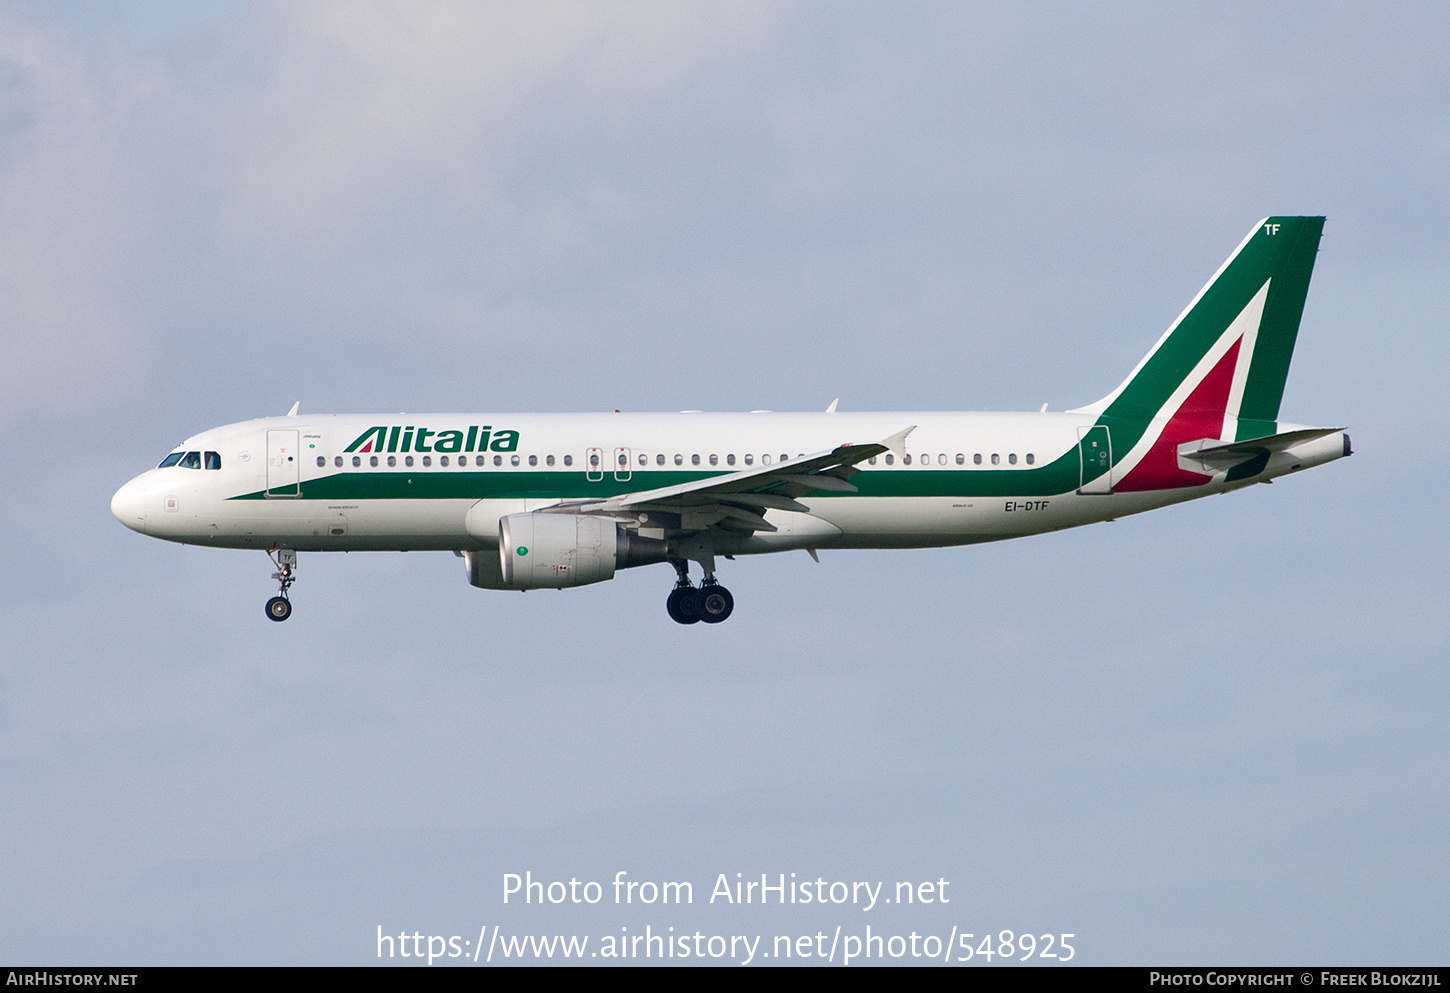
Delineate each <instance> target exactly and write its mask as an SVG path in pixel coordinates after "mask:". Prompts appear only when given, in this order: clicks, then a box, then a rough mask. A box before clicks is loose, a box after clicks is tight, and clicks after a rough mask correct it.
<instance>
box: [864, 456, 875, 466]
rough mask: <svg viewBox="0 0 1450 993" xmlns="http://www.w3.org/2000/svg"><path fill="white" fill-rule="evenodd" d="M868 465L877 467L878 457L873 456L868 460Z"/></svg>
mask: <svg viewBox="0 0 1450 993" xmlns="http://www.w3.org/2000/svg"><path fill="white" fill-rule="evenodd" d="M866 464H867V465H875V464H876V456H874V455H873V456H871V457H870V458H869V459H867V460H866Z"/></svg>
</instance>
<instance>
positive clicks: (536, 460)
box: [529, 455, 539, 465]
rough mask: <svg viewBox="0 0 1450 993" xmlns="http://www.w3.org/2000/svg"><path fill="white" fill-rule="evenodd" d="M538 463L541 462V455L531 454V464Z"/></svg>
mask: <svg viewBox="0 0 1450 993" xmlns="http://www.w3.org/2000/svg"><path fill="white" fill-rule="evenodd" d="M538 464H539V457H538V456H537V455H530V456H529V465H538Z"/></svg>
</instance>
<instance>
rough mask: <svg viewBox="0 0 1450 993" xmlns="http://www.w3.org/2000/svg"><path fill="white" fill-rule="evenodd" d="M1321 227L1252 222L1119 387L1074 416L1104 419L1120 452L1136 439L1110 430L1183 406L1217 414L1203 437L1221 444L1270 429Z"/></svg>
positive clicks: (1305, 222)
mask: <svg viewBox="0 0 1450 993" xmlns="http://www.w3.org/2000/svg"><path fill="white" fill-rule="evenodd" d="M1323 230H1324V218H1323V217H1266V218H1264V219H1263V220H1262V221H1260V222H1259V223H1258V224H1256V225H1254V227H1253V230H1251V231H1250V232H1249V233H1248V236H1247V237H1246V238H1244V240H1243V241H1242V242H1241V243H1240V244H1239V247H1238V248H1237V249H1235V251H1234V253H1233V254H1232V255H1231V256H1229V258H1228V261H1226V262H1225V263H1224V264H1223V265H1222V266H1221V267H1220V268H1219V270H1218V272H1217V273H1215V274H1214V277H1213V278H1212V279H1211V280H1209V282H1208V285H1207V286H1205V287H1204V288H1203V289H1202V290H1200V291H1199V292H1198V296H1196V297H1194V299H1193V302H1192V303H1190V304H1189V305H1188V307H1187V308H1186V309H1185V310H1184V311H1183V313H1182V314H1180V315H1178V319H1177V320H1176V321H1174V322H1173V325H1172V326H1171V327H1170V328H1169V329H1168V330H1167V331H1166V332H1164V334H1163V337H1161V338H1159V339H1158V343H1157V344H1155V345H1154V346H1153V350H1152V351H1150V352H1149V353H1148V354H1147V355H1146V356H1145V357H1144V358H1143V360H1142V361H1141V362H1139V363H1138V366H1137V368H1135V369H1134V370H1133V371H1132V373H1131V374H1130V375H1129V376H1128V378H1127V379H1126V380H1124V381H1123V383H1122V385H1121V386H1119V387H1118V388H1117V389H1116V390H1114V391H1113V392H1112V393H1109V394H1108V395H1107V396H1106V397H1104V398H1103V399H1101V400H1099V401H1098V402H1097V403H1094V404H1091V405H1089V406H1087V407H1083V408H1081V410H1082V412H1084V413H1091V414H1096V415H1098V416H1099V417H1100V418H1103V419H1106V420H1108V421H1110V422H1113V423H1114V424H1115V427H1114V446H1115V448H1116V447H1118V446H1119V445H1120V444H1122V445H1123V447H1122V448H1121V449H1120V450H1122V451H1124V452H1126V451H1127V448H1128V445H1127V444H1123V443H1131V442H1135V441H1137V438H1136V437H1130V436H1128V433H1127V432H1125V434H1124V436H1123V437H1122V438H1121V439H1119V437H1118V435H1119V431H1120V430H1123V429H1126V428H1127V427H1128V424H1129V423H1130V422H1134V421H1137V422H1140V423H1142V424H1143V428H1144V429H1147V427H1148V424H1147V423H1146V422H1150V421H1153V420H1155V419H1162V418H1164V417H1171V416H1172V415H1173V414H1174V413H1176V412H1177V411H1178V410H1179V408H1180V407H1182V406H1183V405H1184V404H1185V403H1192V404H1194V405H1195V407H1196V408H1199V407H1201V408H1203V409H1194V410H1193V411H1191V412H1190V413H1192V415H1193V417H1194V419H1195V420H1196V421H1198V422H1200V423H1205V422H1208V421H1212V420H1214V419H1215V418H1221V421H1220V423H1221V428H1219V427H1218V426H1217V425H1215V428H1216V429H1215V430H1213V431H1210V432H1209V434H1210V435H1211V436H1217V437H1220V438H1222V439H1223V440H1225V441H1239V440H1243V439H1246V438H1254V437H1259V436H1263V435H1270V434H1273V433H1274V430H1275V428H1274V422H1275V421H1277V420H1278V417H1279V402H1280V400H1281V399H1283V396H1284V381H1285V379H1286V378H1287V377H1288V374H1289V359H1290V358H1291V357H1292V355H1293V354H1294V340H1295V338H1297V337H1298V334H1299V319H1300V317H1301V316H1302V315H1303V313H1304V298H1305V295H1306V294H1307V293H1308V292H1309V276H1310V274H1311V273H1312V272H1313V270H1314V256H1315V254H1316V253H1317V252H1318V250H1319V237H1320V234H1321V233H1322V232H1323ZM1231 352H1232V355H1230V353H1231ZM1205 379H1210V380H1212V383H1210V384H1208V388H1202V387H1203V386H1204V382H1203V381H1204V380H1205ZM1225 386H1226V388H1222V387H1225ZM1209 407H1212V408H1214V409H1212V410H1210V409H1208V408H1209Z"/></svg>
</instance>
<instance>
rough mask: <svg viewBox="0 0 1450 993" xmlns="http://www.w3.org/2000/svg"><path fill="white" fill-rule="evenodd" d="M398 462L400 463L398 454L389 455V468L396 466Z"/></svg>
mask: <svg viewBox="0 0 1450 993" xmlns="http://www.w3.org/2000/svg"><path fill="white" fill-rule="evenodd" d="M397 464H398V457H397V456H396V455H389V456H388V468H389V469H391V468H393V467H394V466H396V465H397Z"/></svg>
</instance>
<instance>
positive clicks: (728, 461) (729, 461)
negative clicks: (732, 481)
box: [725, 455, 735, 465]
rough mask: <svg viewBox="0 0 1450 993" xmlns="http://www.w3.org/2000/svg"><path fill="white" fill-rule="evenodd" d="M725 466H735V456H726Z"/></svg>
mask: <svg viewBox="0 0 1450 993" xmlns="http://www.w3.org/2000/svg"><path fill="white" fill-rule="evenodd" d="M725 464H726V465H734V464H735V456H734V455H727V456H725Z"/></svg>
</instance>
